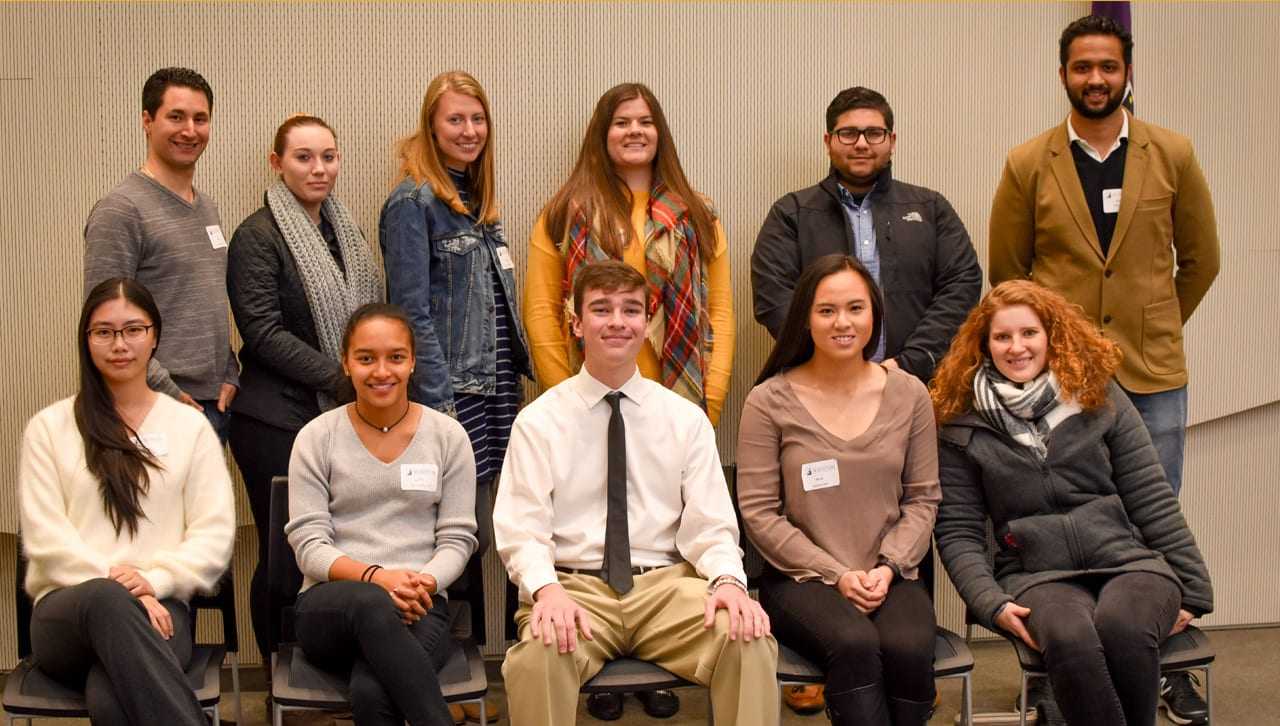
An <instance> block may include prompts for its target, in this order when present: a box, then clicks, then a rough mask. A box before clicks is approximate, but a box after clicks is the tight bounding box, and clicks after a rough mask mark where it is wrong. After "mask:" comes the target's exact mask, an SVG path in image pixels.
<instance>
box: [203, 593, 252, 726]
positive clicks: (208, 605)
mask: <svg viewBox="0 0 1280 726" xmlns="http://www.w3.org/2000/svg"><path fill="white" fill-rule="evenodd" d="M190 607H191V611H192V612H195V611H197V610H217V611H218V612H220V613H222V645H223V647H225V648H226V651H227V656H228V657H229V658H230V660H231V689H232V691H233V692H234V693H235V696H236V723H237V724H241V725H243V724H244V712H243V710H242V706H241V703H242V701H241V697H240V636H239V633H237V631H236V581H235V576H234V573H233V572H232V570H231V569H230V568H228V569H227V571H226V572H225V573H223V575H222V577H221V579H219V580H218V584H217V586H216V589H215V590H214V591H213V593H211V594H209V595H196V596H195V597H193V598H191V602H190ZM195 634H196V619H195V618H191V642H193V643H194V642H195Z"/></svg>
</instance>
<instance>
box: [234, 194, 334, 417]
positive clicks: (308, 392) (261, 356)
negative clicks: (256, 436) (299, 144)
mask: <svg viewBox="0 0 1280 726" xmlns="http://www.w3.org/2000/svg"><path fill="white" fill-rule="evenodd" d="M227 296H228V298H230V300H231V312H232V314H233V315H234V316H235V320H236V328H238V329H239V330H240V337H241V338H243V339H244V347H242V348H241V349H240V365H241V367H242V371H241V373H240V391H239V392H238V393H237V394H236V397H235V399H234V400H233V401H232V402H231V410H232V411H233V412H234V413H235V414H236V415H243V416H249V417H251V418H255V419H258V420H259V421H262V422H263V423H268V424H271V425H272V426H277V427H279V428H282V429H288V430H290V431H297V430H299V429H301V428H302V427H303V425H305V424H306V423H307V422H308V421H310V420H311V419H313V418H315V417H316V416H319V415H320V405H319V403H317V401H316V392H317V391H321V390H323V391H326V392H328V393H329V394H330V395H333V394H334V393H335V392H336V391H337V389H338V386H339V385H340V384H341V383H342V381H343V375H342V366H341V364H339V363H338V362H337V361H335V360H333V359H331V358H329V357H328V356H326V355H325V354H324V353H322V352H321V351H320V340H319V338H318V336H317V335H316V325H315V320H314V319H313V318H312V316H311V305H310V304H309V303H308V302H307V293H306V290H304V289H303V287H302V277H301V276H300V275H299V273H298V266H297V264H296V263H295V262H294V260H293V254H292V253H290V252H289V246H288V245H287V244H286V243H285V241H284V237H283V236H282V235H281V234H280V228H279V227H277V226H276V222H275V218H274V217H272V215H271V210H270V209H268V208H267V207H265V206H264V207H262V208H261V209H259V210H258V211H256V212H254V213H253V214H251V215H249V217H248V218H246V219H245V220H244V222H242V223H241V224H240V226H239V227H238V228H236V232H235V234H234V235H232V237H231V243H230V245H229V247H228V249H227Z"/></svg>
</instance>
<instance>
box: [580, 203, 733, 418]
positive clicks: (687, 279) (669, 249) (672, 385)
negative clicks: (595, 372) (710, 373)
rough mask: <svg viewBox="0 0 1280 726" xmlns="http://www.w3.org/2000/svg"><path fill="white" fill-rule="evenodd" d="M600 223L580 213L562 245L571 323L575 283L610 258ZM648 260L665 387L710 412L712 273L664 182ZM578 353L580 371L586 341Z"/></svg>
mask: <svg viewBox="0 0 1280 726" xmlns="http://www.w3.org/2000/svg"><path fill="white" fill-rule="evenodd" d="M599 223H600V220H599V218H598V217H597V218H595V219H593V220H592V221H591V223H588V221H587V218H586V214H585V213H583V212H581V211H579V212H578V213H577V214H576V215H575V216H574V218H573V221H572V223H571V224H570V225H569V230H568V232H566V234H565V237H564V239H563V240H561V242H560V254H561V256H563V257H564V261H565V276H564V280H563V282H562V295H563V300H564V305H565V319H566V320H568V319H569V317H570V315H571V314H572V312H573V299H572V298H573V278H574V275H575V274H576V273H577V271H578V267H579V266H581V265H583V264H586V263H588V262H594V261H596V260H603V259H606V258H607V257H608V254H607V253H605V251H604V250H603V249H602V248H601V247H600V245H599V243H597V242H596V240H595V239H594V238H593V237H592V236H591V230H592V229H595V228H596V226H597V225H598V224H599ZM644 257H645V279H646V281H647V283H648V284H647V285H646V298H647V299H648V308H649V310H648V312H649V327H648V329H647V330H646V333H645V336H646V337H647V338H648V340H649V343H650V344H651V345H653V349H654V350H655V351H658V358H659V360H660V361H661V363H662V380H661V382H662V385H664V386H666V387H667V388H669V389H671V390H673V391H675V392H676V393H678V394H680V395H681V396H683V397H685V398H687V399H689V400H690V401H693V402H694V403H696V404H698V405H699V406H702V407H703V408H704V409H705V408H706V394H705V392H704V391H703V376H704V374H705V372H706V359H707V356H708V354H709V352H710V349H711V326H710V324H709V322H708V319H707V315H706V309H707V282H706V280H707V275H706V267H705V265H704V262H703V260H702V252H701V248H700V247H699V246H698V235H697V232H696V231H695V230H694V226H693V223H692V221H691V220H690V219H689V216H688V208H687V207H686V206H685V204H684V202H683V200H681V199H680V198H679V197H677V196H675V195H673V194H672V193H671V191H670V190H669V189H668V188H667V186H666V185H665V184H663V183H662V181H661V180H656V181H655V183H654V186H653V189H652V190H650V192H649V209H648V214H647V215H646V219H645V223H644ZM659 308H661V314H660V315H659V314H658V309H659ZM572 350H573V351H574V352H575V353H576V355H575V356H573V357H574V359H573V360H570V361H569V363H570V366H571V368H573V369H575V370H576V369H577V368H578V367H579V366H581V364H582V351H581V341H579V344H578V345H577V346H572Z"/></svg>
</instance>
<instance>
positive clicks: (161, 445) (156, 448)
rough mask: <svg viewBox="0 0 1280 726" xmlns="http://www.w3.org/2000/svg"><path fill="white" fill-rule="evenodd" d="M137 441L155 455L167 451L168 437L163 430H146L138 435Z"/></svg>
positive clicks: (162, 454) (163, 453) (160, 454)
mask: <svg viewBox="0 0 1280 726" xmlns="http://www.w3.org/2000/svg"><path fill="white" fill-rule="evenodd" d="M138 443H139V444H141V445H142V446H145V447H146V449H147V451H150V452H151V453H153V454H155V455H156V456H164V455H166V454H168V453H169V437H168V435H166V434H165V432H163V431H148V432H147V433H145V434H139V435H138Z"/></svg>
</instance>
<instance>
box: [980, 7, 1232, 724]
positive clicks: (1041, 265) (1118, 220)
mask: <svg viewBox="0 0 1280 726" xmlns="http://www.w3.org/2000/svg"><path fill="white" fill-rule="evenodd" d="M1059 61H1060V63H1061V65H1060V67H1059V68H1058V76H1059V78H1060V79H1061V81H1062V85H1063V87H1064V88H1065V89H1066V92H1067V98H1068V100H1070V102H1071V113H1070V114H1069V115H1068V116H1067V119H1066V121H1064V122H1063V123H1061V124H1059V125H1057V126H1055V127H1053V128H1051V129H1049V130H1048V131H1045V132H1044V133H1042V134H1040V135H1038V136H1036V137H1035V138H1033V139H1031V140H1030V141H1027V142H1025V143H1023V144H1022V145H1020V146H1018V147H1017V148H1015V149H1013V150H1012V151H1010V152H1009V157H1008V159H1007V161H1006V163H1005V167H1004V174H1003V176H1002V178H1001V179H1000V186H999V187H998V188H997V189H996V194H995V199H994V201H993V202H992V205H991V236H990V255H991V257H990V262H989V274H990V278H991V284H992V285H997V284H999V283H1001V282H1004V281H1005V280H1012V279H1019V278H1030V279H1032V280H1034V281H1036V282H1038V283H1040V284H1042V285H1045V286H1046V287H1050V288H1053V289H1054V290H1057V291H1058V292H1060V293H1062V294H1063V295H1065V296H1066V297H1067V299H1068V300H1070V301H1072V302H1074V303H1077V304H1079V305H1080V306H1081V307H1083V308H1084V311H1085V313H1086V314H1087V315H1088V316H1089V317H1090V318H1092V319H1093V320H1094V321H1095V322H1096V323H1098V324H1099V325H1100V326H1102V329H1103V330H1104V331H1105V332H1106V333H1107V334H1108V335H1109V336H1110V337H1111V338H1113V339H1114V340H1115V341H1116V342H1117V343H1119V344H1120V349H1121V350H1122V351H1123V352H1124V361H1123V362H1122V363H1121V365H1120V370H1118V371H1117V372H1116V379H1117V381H1118V382H1119V383H1120V385H1121V386H1122V387H1123V388H1124V389H1125V391H1126V392H1127V393H1128V394H1129V397H1130V398H1131V399H1132V400H1133V403H1134V405H1135V406H1136V407H1137V409H1138V411H1139V412H1140V413H1141V414H1142V419H1143V421H1144V422H1145V423H1146V425H1147V429H1148V430H1149V431H1150V433H1151V438H1152V442H1153V443H1154V444H1155V446H1156V449H1157V452H1158V453H1159V455H1160V463H1161V464H1162V465H1163V466H1164V469H1165V474H1166V476H1167V477H1168V479H1169V483H1170V485H1171V486H1172V487H1173V490H1174V493H1175V494H1176V493H1177V491H1178V489H1179V488H1180V486H1181V483H1182V451H1183V444H1184V442H1185V439H1186V421H1187V364H1186V357H1185V354H1184V351H1183V346H1182V326H1183V325H1184V324H1185V323H1186V322H1187V320H1188V319H1189V318H1190V317H1191V313H1193V312H1194V311H1195V309H1196V306H1197V305H1198V304H1199V303H1200V300H1201V298H1203V297H1204V295H1205V293H1206V292H1208V290H1209V286H1210V285H1211V284H1212V283H1213V279H1214V278H1215V277H1216V276H1217V274H1218V233H1217V227H1216V223H1215V221H1214V216H1213V200H1212V199H1211V198H1210V196H1209V187H1208V184H1207V183H1206V182H1205V178H1204V174H1203V173H1202V172H1201V171H1200V165H1199V164H1198V163H1197V162H1196V157H1195V152H1194V151H1193V149H1192V147H1191V142H1190V140H1188V139H1187V138H1186V137H1185V136H1182V135H1180V134H1177V133H1175V132H1173V131H1169V130H1167V129H1163V128H1160V127H1159V126H1155V125H1152V124H1149V123H1146V122H1144V121H1141V120H1139V119H1136V118H1133V117H1132V116H1131V115H1129V114H1128V113H1127V112H1126V110H1125V108H1124V107H1123V105H1122V101H1123V100H1124V98H1125V94H1126V90H1127V89H1126V86H1127V82H1128V81H1129V80H1130V78H1131V76H1130V74H1131V72H1132V62H1133V39H1132V37H1131V36H1130V35H1129V32H1128V31H1126V30H1125V29H1124V28H1122V27H1120V26H1119V25H1118V24H1116V23H1115V22H1114V21H1112V20H1110V19H1109V18H1101V17H1097V16H1092V15H1091V16H1087V17H1084V18H1081V19H1079V20H1077V21H1075V22H1074V23H1072V24H1071V25H1069V26H1067V28H1066V30H1064V31H1063V33H1062V37H1061V39H1060V41H1059ZM1161 700H1162V706H1163V707H1164V708H1165V709H1167V711H1168V712H1169V716H1170V718H1171V719H1172V720H1174V721H1175V722H1176V723H1180V724H1188V723H1205V722H1206V721H1207V708H1205V705H1204V702H1203V700H1201V698H1200V697H1199V695H1198V694H1197V693H1196V691H1195V689H1194V688H1192V686H1191V683H1190V681H1189V680H1187V679H1186V677H1185V675H1183V676H1181V677H1177V678H1169V679H1166V680H1165V681H1164V682H1162V684H1161Z"/></svg>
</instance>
